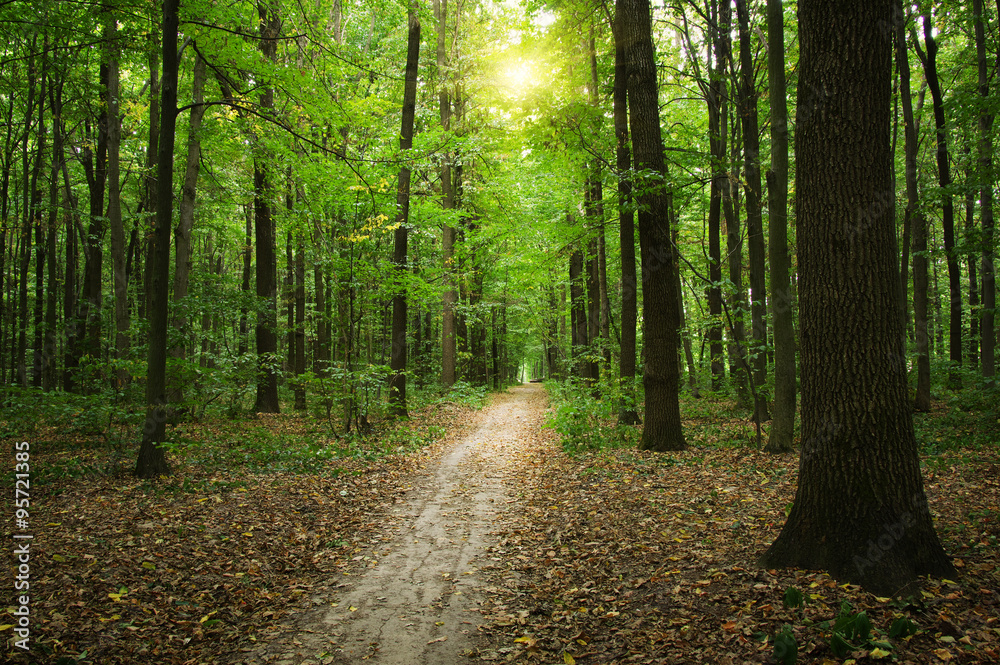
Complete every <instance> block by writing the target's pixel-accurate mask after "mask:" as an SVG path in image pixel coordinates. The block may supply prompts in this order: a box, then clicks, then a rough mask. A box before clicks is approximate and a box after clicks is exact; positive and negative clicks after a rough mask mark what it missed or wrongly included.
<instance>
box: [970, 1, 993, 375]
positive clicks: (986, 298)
mask: <svg viewBox="0 0 1000 665" xmlns="http://www.w3.org/2000/svg"><path fill="white" fill-rule="evenodd" d="M972 13H973V14H974V15H975V24H976V25H975V32H976V64H977V68H978V71H979V95H980V96H981V97H982V98H983V110H982V111H980V113H979V187H980V189H979V205H980V210H981V211H982V223H983V251H982V259H983V307H982V310H981V311H982V315H981V320H980V325H979V330H980V335H981V337H982V340H981V354H982V373H983V378H984V379H986V380H987V382H989V383H992V382H993V378H994V376H996V339H997V338H996V323H995V322H996V277H995V273H994V267H993V232H994V222H993V182H994V176H993V138H992V137H993V114H992V113H990V112H989V110H988V109H987V107H986V102H987V100H988V99H989V95H990V88H989V72H988V70H987V66H986V36H985V30H984V26H985V23H986V13H985V8H984V7H983V0H972ZM997 13H998V18H1000V2H998V3H997ZM994 72H1000V49H998V51H997V63H996V67H995V69H994Z"/></svg>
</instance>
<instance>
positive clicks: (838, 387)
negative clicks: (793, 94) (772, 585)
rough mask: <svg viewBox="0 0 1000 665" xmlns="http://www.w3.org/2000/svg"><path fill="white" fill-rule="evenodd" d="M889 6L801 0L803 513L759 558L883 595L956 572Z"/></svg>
mask: <svg viewBox="0 0 1000 665" xmlns="http://www.w3.org/2000/svg"><path fill="white" fill-rule="evenodd" d="M890 7H891V3H889V2H877V3H873V2H871V1H870V0H839V1H827V2H810V3H802V4H800V5H799V26H800V27H799V30H800V32H799V35H800V40H801V46H800V48H801V59H800V69H799V76H800V79H799V86H800V88H799V90H800V96H799V108H798V113H797V114H796V115H797V119H798V126H797V131H796V136H795V141H796V143H795V147H796V150H795V154H796V156H797V160H798V164H797V176H796V188H795V189H796V206H795V207H796V210H797V212H798V225H797V228H798V249H799V267H800V285H799V303H800V312H801V318H800V321H801V326H802V454H801V457H800V461H799V481H798V488H797V492H796V496H795V503H794V504H793V507H792V511H791V513H790V514H789V517H788V521H787V522H786V524H785V525H784V528H783V529H782V531H781V534H780V535H779V536H778V538H777V540H776V541H775V542H774V543H773V544H772V545H771V547H770V548H769V549H768V551H767V552H766V553H765V554H764V556H763V557H762V559H761V564H762V565H764V566H767V567H771V566H774V567H796V568H806V569H819V570H825V571H828V572H829V573H830V574H831V575H832V576H833V577H834V578H836V579H837V580H838V581H840V582H852V583H856V584H860V585H861V586H863V587H864V588H865V589H867V590H868V591H871V592H872V593H875V594H876V595H883V596H888V595H896V594H903V593H906V592H907V591H908V590H909V589H910V588H911V585H912V584H913V583H914V582H916V581H917V579H918V577H919V576H921V575H933V576H935V577H950V576H951V575H953V574H954V572H955V571H954V568H953V567H952V565H951V563H950V562H949V560H948V558H947V556H946V555H945V553H944V550H943V549H942V548H941V545H940V543H939V541H938V539H937V535H936V534H935V532H934V525H933V522H932V520H931V514H930V511H929V509H928V506H927V499H926V496H925V494H924V489H923V481H922V479H921V475H920V462H919V458H918V455H917V444H916V440H915V438H914V434H913V422H912V416H911V413H910V408H909V404H908V400H907V387H906V368H905V358H904V348H903V337H902V320H901V319H900V317H898V316H896V315H895V312H897V311H898V299H899V297H900V291H899V284H898V276H899V273H898V268H897V265H896V261H897V257H896V254H895V251H894V247H895V242H894V238H895V210H894V208H895V194H894V191H893V183H892V168H891V166H892V153H891V148H890V144H889V127H890V90H891V86H890V83H891V77H892V57H891V55H892V43H891V40H890V37H889V36H888V35H886V34H885V32H884V30H883V29H882V27H881V26H885V25H887V24H888V22H889V19H890ZM887 313H890V314H888V315H887Z"/></svg>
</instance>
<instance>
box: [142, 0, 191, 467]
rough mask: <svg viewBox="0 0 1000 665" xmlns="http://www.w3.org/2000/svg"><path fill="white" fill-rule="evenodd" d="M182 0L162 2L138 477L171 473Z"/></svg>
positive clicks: (165, 0)
mask: <svg viewBox="0 0 1000 665" xmlns="http://www.w3.org/2000/svg"><path fill="white" fill-rule="evenodd" d="M179 4H180V0H164V1H163V79H162V81H161V84H160V111H161V114H162V117H161V119H160V141H159V150H160V152H159V155H158V156H157V181H156V184H157V192H156V202H157V204H156V226H155V228H154V230H153V238H152V251H151V252H150V260H151V263H152V266H151V268H150V277H151V280H150V281H151V287H152V288H151V291H152V299H151V302H150V308H149V352H148V355H147V359H146V362H147V370H146V420H145V423H144V425H143V430H142V443H141V444H140V446H139V457H138V459H137V460H136V465H135V475H137V476H139V477H140V478H153V477H156V476H160V475H167V474H169V473H170V466H169V465H168V464H167V458H166V454H165V452H164V449H163V447H162V446H161V445H160V444H162V443H163V442H164V441H165V440H166V431H165V430H166V427H165V425H166V419H167V391H166V387H167V382H166V369H167V319H168V311H167V310H168V301H169V296H170V292H169V291H170V283H169V280H170V226H171V223H172V219H171V218H172V216H173V198H174V197H173V187H174V174H173V155H174V130H175V129H176V123H177V26H178V18H177V10H178V5H179Z"/></svg>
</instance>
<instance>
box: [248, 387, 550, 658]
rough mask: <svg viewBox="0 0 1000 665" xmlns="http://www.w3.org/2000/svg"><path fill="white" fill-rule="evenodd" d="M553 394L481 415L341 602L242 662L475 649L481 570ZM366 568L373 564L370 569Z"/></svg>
mask: <svg viewBox="0 0 1000 665" xmlns="http://www.w3.org/2000/svg"><path fill="white" fill-rule="evenodd" d="M545 403H546V398H545V393H544V390H543V388H542V387H541V386H540V385H537V384H535V385H531V384H528V385H523V386H517V387H515V388H513V389H511V390H510V391H509V392H507V393H505V394H503V395H499V396H497V397H496V398H495V399H494V400H493V403H492V404H491V405H490V406H489V407H488V408H486V409H484V410H482V411H480V412H478V413H476V414H475V415H474V418H475V419H476V422H475V423H473V424H472V426H471V427H469V428H467V429H465V431H466V432H468V434H466V435H465V436H463V437H460V438H457V439H456V440H454V441H452V442H449V446H448V447H447V448H446V452H445V454H444V456H443V457H442V458H441V460H440V462H439V463H438V464H437V465H436V467H432V469H431V471H430V473H429V474H428V475H426V476H423V477H419V478H418V479H417V480H416V481H415V482H414V485H413V487H412V489H411V490H410V491H409V492H408V493H407V496H406V497H405V498H404V499H403V500H401V501H399V502H397V504H396V505H395V506H394V509H393V511H392V513H391V514H390V515H388V516H387V517H386V518H385V530H384V531H383V533H382V534H381V535H380V536H379V537H377V538H376V539H374V542H373V546H372V548H371V550H370V552H369V553H368V554H366V555H361V556H358V557H356V560H357V561H358V563H359V568H358V569H357V570H356V571H354V572H352V573H351V574H350V575H348V576H345V578H344V582H343V583H341V584H339V585H338V586H337V587H336V589H337V594H336V596H335V597H333V598H329V599H325V602H323V600H320V601H319V602H322V605H321V606H320V607H318V608H317V609H316V610H314V611H313V612H311V613H310V614H309V615H308V616H303V617H301V618H300V620H299V621H297V622H296V623H297V626H298V629H297V631H296V633H295V634H288V635H286V636H283V637H282V638H279V639H278V640H276V641H274V642H271V643H270V644H269V645H267V646H265V647H262V648H261V649H260V650H258V651H257V652H256V653H255V654H253V655H252V656H250V657H247V656H248V655H249V654H243V658H242V659H241V662H245V663H278V664H280V665H304V664H312V665H316V664H320V663H322V664H334V663H335V664H338V665H340V664H347V663H360V662H362V661H365V662H371V663H384V664H386V665H389V664H404V663H405V664H406V665H417V664H424V663H426V664H431V663H433V664H434V665H449V664H451V663H460V662H463V661H465V658H464V656H465V655H466V654H468V653H469V652H470V651H472V650H473V649H474V647H475V643H474V638H475V634H476V625H477V619H478V618H479V609H478V607H479V602H480V600H481V598H480V591H479V587H480V585H481V584H482V583H483V580H482V579H481V578H482V575H481V574H480V570H479V569H480V568H481V567H482V566H483V565H484V562H483V561H482V560H480V557H482V555H483V554H484V553H485V546H486V544H487V543H488V541H489V538H490V532H491V531H492V530H493V529H494V528H495V523H496V521H497V520H498V518H499V516H500V514H501V513H502V512H503V510H504V509H505V506H506V503H507V502H508V488H507V487H505V484H504V477H505V476H506V475H507V474H506V473H505V469H506V468H508V467H509V466H510V465H511V464H514V463H515V461H516V459H517V449H518V444H519V442H523V441H525V440H526V439H529V438H531V437H534V436H537V435H538V431H539V428H540V426H541V424H542V421H543V409H544V406H545ZM364 565H367V568H366V567H363V566H364Z"/></svg>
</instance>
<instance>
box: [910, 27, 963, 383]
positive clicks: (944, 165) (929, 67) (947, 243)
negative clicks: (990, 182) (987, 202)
mask: <svg viewBox="0 0 1000 665" xmlns="http://www.w3.org/2000/svg"><path fill="white" fill-rule="evenodd" d="M923 19H924V42H925V43H926V45H927V53H926V55H924V56H922V58H921V59H922V61H923V64H924V75H925V78H926V79H927V87H928V89H930V91H931V100H932V102H933V104H934V126H935V129H936V130H937V132H936V137H937V152H936V155H937V167H938V184H939V185H940V186H941V189H942V193H941V200H942V206H941V227H942V230H943V231H944V251H945V257H946V261H947V265H948V296H949V298H948V304H949V309H948V337H949V338H948V357H949V360H950V361H951V369H950V371H949V372H948V385H949V387H950V388H952V389H957V388H960V387H961V383H962V380H961V378H960V377H959V375H958V371H957V369H958V368H959V367H960V366H961V365H962V282H961V273H960V270H959V266H958V256H957V254H956V253H955V208H954V205H953V203H952V196H951V194H950V193H948V192H947V190H946V188H947V187H949V186H950V185H951V163H950V161H949V159H950V158H949V156H948V127H947V124H946V122H945V116H944V96H943V95H942V93H941V84H940V81H939V79H938V70H937V53H938V44H937V41H936V40H935V39H934V35H933V29H932V27H931V21H930V14H929V13H928V14H927V15H926V16H924V17H923ZM918 49H919V45H918ZM918 53H920V51H919V50H918Z"/></svg>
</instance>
